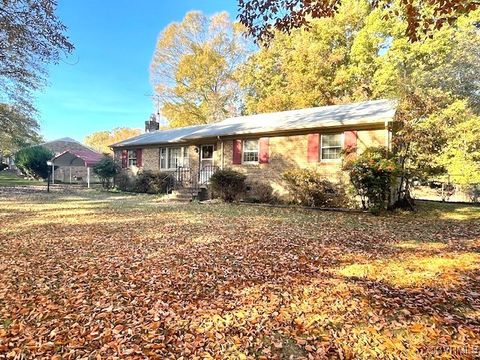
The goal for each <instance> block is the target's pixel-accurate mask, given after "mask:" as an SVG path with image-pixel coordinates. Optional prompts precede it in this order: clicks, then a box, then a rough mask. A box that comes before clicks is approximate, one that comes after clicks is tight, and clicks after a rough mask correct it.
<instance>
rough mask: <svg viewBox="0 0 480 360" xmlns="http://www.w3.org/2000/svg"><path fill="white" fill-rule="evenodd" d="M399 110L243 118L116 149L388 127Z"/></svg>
mask: <svg viewBox="0 0 480 360" xmlns="http://www.w3.org/2000/svg"><path fill="white" fill-rule="evenodd" d="M396 107H397V102H396V101H395V100H373V101H365V102H361V103H353V104H346V105H332V106H322V107H316V108H308V109H300V110H290V111H282V112H274V113H266V114H257V115H249V116H239V117H233V118H229V119H226V120H223V121H221V122H218V123H213V124H207V125H197V126H188V127H183V128H176V129H170V130H158V131H155V132H152V133H146V134H142V135H139V136H136V137H134V138H130V139H127V140H125V141H121V142H118V143H116V144H113V145H112V147H130V146H132V147H133V146H138V145H154V144H168V143H179V142H187V141H191V140H198V139H203V138H216V137H219V136H220V137H221V136H234V135H251V134H268V133H270V132H272V133H273V132H278V131H294V130H302V129H316V128H323V127H340V126H353V125H364V124H375V123H384V122H385V121H392V120H393V118H394V116H395V111H396Z"/></svg>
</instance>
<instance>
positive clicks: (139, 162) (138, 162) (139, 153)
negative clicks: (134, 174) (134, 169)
mask: <svg viewBox="0 0 480 360" xmlns="http://www.w3.org/2000/svg"><path fill="white" fill-rule="evenodd" d="M135 151H136V154H137V166H138V167H142V166H143V164H142V149H137V150H135Z"/></svg>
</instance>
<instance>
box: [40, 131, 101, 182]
mask: <svg viewBox="0 0 480 360" xmlns="http://www.w3.org/2000/svg"><path fill="white" fill-rule="evenodd" d="M40 146H43V147H46V148H47V149H49V150H50V151H52V152H53V153H54V154H55V157H54V159H53V162H54V165H55V168H54V171H53V174H52V175H53V179H52V180H53V181H54V182H55V181H56V182H64V183H89V182H90V181H92V182H97V181H98V179H97V178H96V177H94V176H93V174H92V173H91V171H90V168H91V167H93V166H94V165H95V164H97V163H98V162H99V161H100V160H101V159H102V157H103V155H102V154H100V153H98V152H97V151H95V150H93V149H91V148H89V147H88V146H85V145H83V144H82V143H80V142H78V141H76V140H74V139H72V138H69V137H65V138H61V139H57V140H53V141H48V142H45V143H43V144H40Z"/></svg>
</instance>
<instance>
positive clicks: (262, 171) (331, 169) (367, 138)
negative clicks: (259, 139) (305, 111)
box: [218, 129, 386, 197]
mask: <svg viewBox="0 0 480 360" xmlns="http://www.w3.org/2000/svg"><path fill="white" fill-rule="evenodd" d="M357 137H358V141H357V145H358V151H359V152H360V153H361V152H362V151H363V150H364V149H365V148H366V147H367V146H381V145H385V144H386V143H385V141H386V131H385V130H384V129H374V130H360V131H358V132H357ZM307 139H308V135H293V136H275V137H270V146H269V158H270V159H269V163H268V164H242V165H234V164H233V161H232V160H233V140H229V141H225V142H224V153H225V159H224V161H225V168H231V169H233V170H236V171H239V172H241V173H243V174H245V175H246V176H247V182H249V183H251V184H254V183H257V182H260V183H267V184H269V185H270V186H271V187H272V189H273V191H274V193H275V195H277V196H279V197H287V196H288V191H287V189H286V184H285V182H284V181H283V180H282V174H283V173H284V172H285V171H288V170H291V169H295V168H316V169H317V170H318V171H319V172H320V173H322V174H324V175H325V177H326V178H327V179H329V180H331V181H334V182H346V181H348V178H347V176H346V174H345V173H344V172H343V171H342V163H341V161H334V162H322V161H319V162H316V163H309V162H308V159H307V148H308V140H307ZM219 144H220V143H219ZM218 148H219V149H220V145H219V146H218Z"/></svg>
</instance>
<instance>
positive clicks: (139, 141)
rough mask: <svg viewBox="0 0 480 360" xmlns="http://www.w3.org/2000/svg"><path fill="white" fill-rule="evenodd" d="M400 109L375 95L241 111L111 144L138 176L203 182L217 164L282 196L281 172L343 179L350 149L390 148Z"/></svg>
mask: <svg viewBox="0 0 480 360" xmlns="http://www.w3.org/2000/svg"><path fill="white" fill-rule="evenodd" d="M395 110H396V102H395V101H392V100H375V101H367V102H362V103H354V104H347V105H334V106H323V107H317V108H309V109H301V110H292V111H283V112H276V113H266V114H258V115H251V116H241V117H234V118H229V119H226V120H224V121H221V122H218V123H214V124H207V125H198V126H189V127H183V128H175V129H170V130H159V131H155V132H151V133H145V134H142V135H139V136H136V137H133V138H130V139H127V140H124V141H121V142H118V143H116V144H113V145H112V148H113V150H114V154H115V158H116V159H117V161H118V162H119V163H121V165H122V168H124V169H125V170H126V171H128V172H129V173H132V174H136V173H137V172H138V171H139V170H140V169H144V170H153V171H171V172H176V174H177V175H176V176H177V178H179V177H180V178H181V177H183V176H185V172H186V171H188V172H190V173H191V174H193V175H192V176H193V177H195V178H196V179H197V180H198V182H199V183H200V184H201V185H203V184H206V183H207V182H208V178H209V177H210V176H211V174H212V173H213V172H214V171H216V170H217V169H225V168H230V169H234V170H237V171H240V172H242V173H244V174H245V175H246V176H247V181H248V182H249V183H250V184H251V185H250V187H251V188H252V190H254V187H255V183H258V182H263V183H267V184H269V185H271V186H272V188H273V190H274V191H275V193H276V195H277V196H282V195H285V194H286V193H287V191H286V189H285V184H284V182H283V180H282V174H283V173H284V172H285V171H287V170H289V169H292V168H317V169H318V170H319V171H320V172H321V173H323V174H325V177H327V178H330V179H332V180H334V181H340V180H342V179H344V174H343V172H342V161H341V160H342V150H343V149H345V148H347V147H348V148H350V149H351V151H354V152H358V153H360V152H362V151H363V150H364V149H365V148H366V147H369V146H386V147H388V148H390V146H391V139H392V132H391V129H392V122H393V119H394V116H395Z"/></svg>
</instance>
